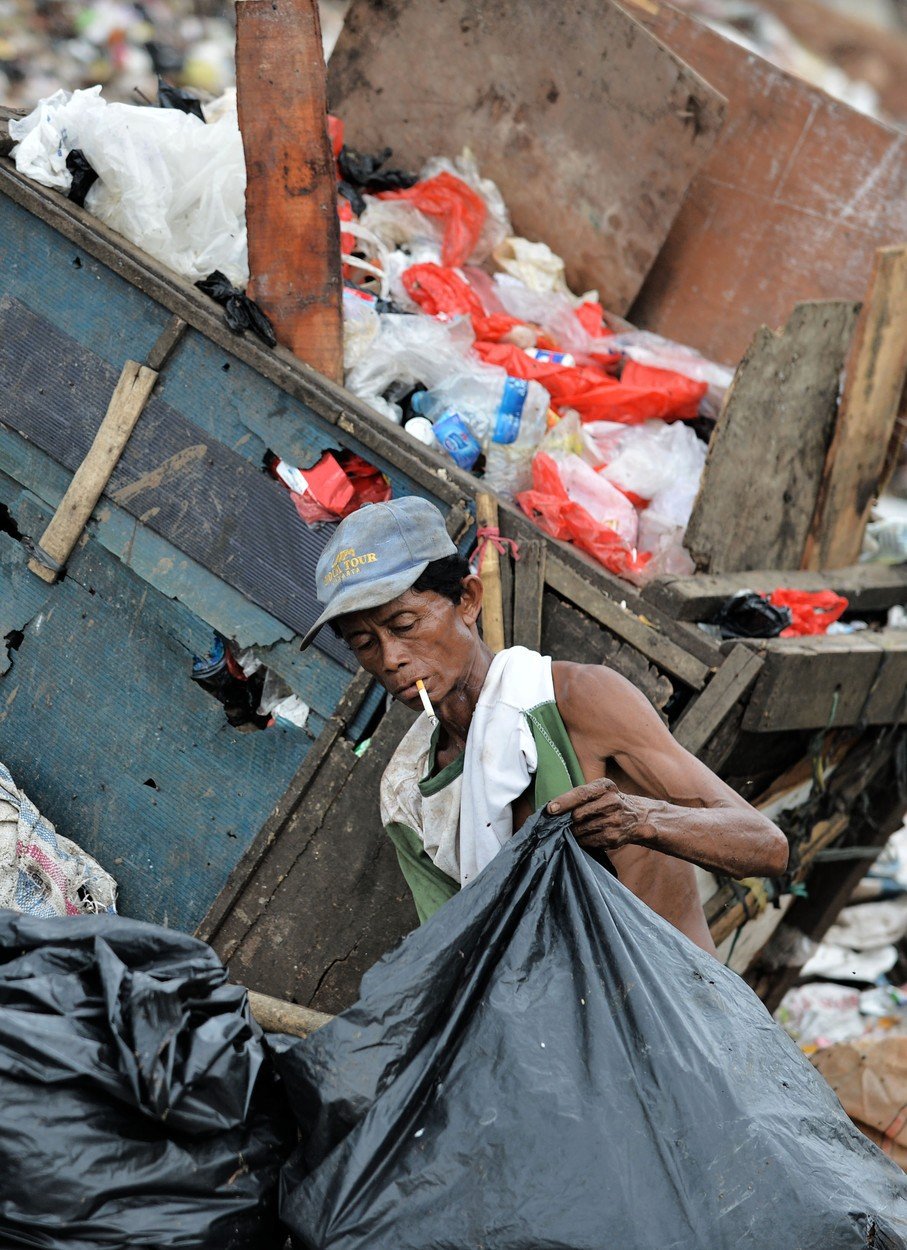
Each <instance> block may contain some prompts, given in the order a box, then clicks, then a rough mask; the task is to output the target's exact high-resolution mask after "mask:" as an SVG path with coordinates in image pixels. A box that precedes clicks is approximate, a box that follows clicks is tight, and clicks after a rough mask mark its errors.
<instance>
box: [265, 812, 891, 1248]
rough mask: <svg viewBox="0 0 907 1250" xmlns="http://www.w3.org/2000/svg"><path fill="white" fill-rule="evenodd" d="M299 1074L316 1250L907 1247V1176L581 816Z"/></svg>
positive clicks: (351, 1012) (289, 1173) (508, 849)
mask: <svg viewBox="0 0 907 1250" xmlns="http://www.w3.org/2000/svg"><path fill="white" fill-rule="evenodd" d="M276 1062H277V1064H278V1067H279V1069H280V1071H281V1074H282V1076H283V1078H284V1081H285V1083H286V1089H287V1098H288V1101H289V1103H290V1105H291V1107H292V1108H293V1110H294V1112H295V1114H296V1116H297V1118H298V1120H299V1123H300V1129H301V1137H300V1145H299V1148H298V1149H297V1150H296V1152H295V1153H294V1155H293V1157H292V1158H291V1160H290V1161H289V1162H288V1164H287V1165H286V1167H285V1168H284V1171H283V1176H282V1187H281V1216H282V1218H283V1219H284V1221H285V1223H286V1224H287V1225H288V1226H289V1228H290V1229H291V1230H292V1232H293V1234H294V1235H295V1236H296V1237H297V1238H298V1240H299V1245H301V1246H306V1247H316V1246H317V1247H319V1250H428V1248H429V1247H431V1248H432V1250H442V1248H443V1250H466V1248H467V1247H468V1248H469V1250H472V1248H474V1247H480V1246H482V1247H488V1248H489V1250H529V1248H532V1250H536V1248H538V1250H542V1248H543V1247H544V1250H604V1248H605V1247H607V1248H608V1250H612V1248H613V1250H618V1248H620V1250H624V1248H626V1250H649V1248H650V1247H664V1248H665V1250H667V1248H668V1247H670V1250H794V1247H803V1248H804V1250H805V1248H806V1247H809V1250H866V1247H869V1246H874V1247H875V1248H876V1250H904V1247H905V1246H907V1185H905V1182H904V1177H903V1174H902V1173H901V1172H900V1171H899V1170H898V1169H897V1168H896V1167H894V1166H893V1164H892V1163H891V1162H890V1161H889V1160H887V1159H886V1158H885V1157H884V1156H883V1155H882V1154H881V1153H880V1152H879V1151H878V1150H877V1149H876V1148H875V1147H874V1146H873V1145H872V1144H871V1143H870V1142H868V1141H867V1140H866V1139H865V1138H864V1137H862V1136H861V1134H860V1133H859V1132H858V1131H857V1130H856V1129H855V1128H854V1127H853V1125H852V1124H851V1123H850V1122H849V1120H848V1119H847V1117H846V1116H845V1114H844V1112H843V1111H842V1109H841V1106H840V1103H839V1102H838V1100H837V1099H836V1098H835V1096H834V1094H833V1093H832V1091H831V1090H830V1089H829V1088H828V1086H827V1084H826V1083H825V1082H824V1081H822V1080H821V1078H820V1077H819V1076H818V1075H817V1074H816V1072H815V1071H814V1070H813V1068H812V1067H811V1065H810V1064H809V1062H808V1061H807V1059H806V1058H805V1057H804V1056H803V1055H802V1054H800V1052H799V1051H798V1049H797V1047H796V1046H795V1045H794V1043H793V1042H792V1041H791V1040H790V1038H788V1037H787V1036H786V1035H785V1034H784V1032H783V1031H782V1030H781V1029H780V1028H779V1027H778V1026H777V1025H775V1024H774V1023H773V1022H772V1020H771V1017H770V1016H769V1015H768V1013H767V1012H766V1010H765V1008H764V1007H763V1005H762V1004H761V1003H760V1002H759V1000H758V999H757V998H756V996H755V994H754V993H753V992H752V990H750V989H749V988H748V986H746V985H745V984H744V983H743V981H742V980H741V979H740V978H739V977H738V976H737V975H736V974H735V973H733V972H731V971H730V970H729V969H727V968H725V967H723V966H722V965H721V964H720V963H719V962H718V961H717V960H716V959H713V958H712V957H711V956H710V955H707V954H706V953H705V952H704V951H702V950H700V949H699V948H698V947H697V946H695V945H694V944H693V943H692V942H690V941H689V940H688V939H687V938H685V937H683V936H682V935H681V934H679V933H678V932H677V931H676V930H675V929H673V928H672V927H671V925H669V924H668V923H667V922H666V921H664V920H662V919H661V917H659V916H657V915H656V914H655V913H654V912H653V911H652V910H651V909H650V908H648V907H647V906H646V905H645V904H644V903H642V902H640V900H639V899H637V898H636V897H635V896H634V895H633V894H631V893H630V891H629V890H627V889H626V888H625V887H624V886H623V885H621V883H620V882H619V881H618V880H616V878H614V877H613V876H612V875H611V874H610V873H609V872H607V871H606V869H604V868H603V867H601V866H600V865H599V864H596V863H595V862H594V861H592V860H591V859H590V858H589V857H588V856H587V855H585V854H584V853H583V851H582V850H581V849H580V848H579V847H578V846H577V844H576V842H575V840H574V838H573V836H572V835H571V833H570V831H569V819H568V818H565V817H564V816H560V817H555V818H547V819H545V818H543V817H541V816H538V815H537V816H536V817H535V818H534V819H533V820H531V821H530V822H528V823H527V825H525V826H524V828H523V829H522V830H521V831H520V832H519V833H517V834H516V835H515V836H514V837H513V838H512V839H511V840H510V841H509V842H507V843H505V845H504V846H503V847H502V848H501V850H500V851H499V853H498V854H497V855H496V856H495V858H494V859H493V860H492V861H491V863H490V864H489V865H488V866H487V867H486V868H485V869H484V870H483V871H482V872H481V873H480V874H479V876H478V877H477V878H476V879H475V881H474V882H472V883H471V884H470V885H468V886H467V887H466V888H465V889H464V890H462V891H461V892H460V893H459V894H457V895H456V896H455V897H454V898H452V899H451V900H450V901H449V902H447V903H445V905H444V906H443V907H442V908H441V909H440V911H438V913H437V914H436V915H435V916H433V917H432V918H431V919H430V920H429V921H428V923H427V924H424V925H422V926H421V928H419V929H417V930H416V931H415V932H414V933H411V934H410V935H409V936H408V937H407V938H405V939H404V940H403V942H402V943H401V944H400V945H398V946H397V947H396V949H395V950H393V951H392V952H391V953H390V954H389V955H386V956H385V957H384V959H383V960H382V961H381V962H380V963H379V964H378V965H377V966H376V967H375V968H373V969H372V970H371V971H370V972H368V973H367V974H366V976H365V977H364V979H363V982H362V989H361V992H360V997H359V1001H358V1002H357V1003H355V1004H354V1005H353V1006H352V1007H350V1008H349V1009H348V1010H347V1011H345V1012H344V1013H343V1014H342V1015H339V1016H337V1017H336V1018H335V1019H334V1020H332V1021H331V1022H330V1023H329V1024H327V1025H325V1027H324V1028H322V1029H319V1030H318V1032H317V1033H314V1034H313V1035H312V1036H311V1037H308V1038H306V1039H305V1040H303V1041H300V1042H296V1043H293V1044H292V1045H291V1046H289V1047H288V1048H287V1049H285V1050H283V1052H282V1053H281V1054H279V1055H278V1057H277V1059H276Z"/></svg>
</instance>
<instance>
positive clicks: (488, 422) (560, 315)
mask: <svg viewBox="0 0 907 1250" xmlns="http://www.w3.org/2000/svg"><path fill="white" fill-rule="evenodd" d="M331 134H332V141H333V145H334V153H335V157H336V161H337V172H338V185H339V192H340V218H341V232H342V234H341V249H342V256H343V275H344V279H345V288H344V328H345V336H344V368H345V381H346V386H347V388H348V389H349V390H350V391H352V392H353V394H355V395H358V396H359V397H360V398H361V399H364V400H366V401H367V402H368V403H369V404H370V405H371V407H372V408H374V409H375V410H376V411H378V412H380V413H381V414H382V415H383V416H385V417H387V419H388V420H390V421H394V422H396V423H398V424H401V425H402V426H403V429H404V430H405V431H406V433H407V434H409V435H410V436H411V437H412V438H414V439H417V440H418V441H420V442H422V443H425V444H426V445H428V446H430V447H432V448H434V449H436V450H439V451H441V452H442V453H444V454H445V455H447V456H449V457H450V458H451V460H453V461H454V462H455V463H456V464H457V465H459V467H460V468H462V469H467V470H469V471H471V472H473V473H475V474H477V475H480V476H481V477H482V478H483V480H484V481H485V483H486V484H487V485H488V487H489V488H490V489H491V490H493V491H494V492H496V493H497V494H499V495H501V496H503V497H505V498H509V499H514V500H516V502H517V503H518V504H519V506H520V507H521V508H522V509H523V511H524V512H525V513H526V514H527V515H528V516H529V517H531V518H532V519H533V520H534V521H535V522H536V524H537V525H538V526H539V527H540V528H541V529H543V530H544V531H545V532H546V533H548V534H550V535H552V536H553V537H555V538H559V539H564V540H568V541H571V542H573V543H575V544H576V545H577V546H579V547H580V548H582V550H584V551H586V552H587V553H588V554H589V555H591V556H593V557H594V558H595V559H597V560H598V561H599V562H600V563H601V564H603V565H604V566H605V567H606V568H608V569H609V570H610V571H611V572H613V573H617V574H619V575H621V576H624V577H628V578H630V579H631V580H633V581H636V582H642V581H644V580H647V579H648V578H649V577H652V576H654V575H655V574H657V573H688V572H692V569H693V566H692V562H691V561H690V558H689V556H688V555H687V553H686V552H685V551H684V549H683V546H682V539H683V534H684V530H685V528H686V524H687V521H688V519H689V515H690V510H691V508H692V505H693V501H694V499H695V496H696V491H697V489H698V485H699V479H700V477H701V473H702V467H703V464H704V461H705V454H706V442H705V441H704V440H705V439H706V438H707V436H708V433H709V431H710V427H711V423H712V422H713V421H714V419H715V418H716V417H717V415H718V411H719V407H720V403H721V398H722V396H723V394H724V391H725V389H726V388H727V386H728V385H729V383H730V380H731V377H732V373H731V371H730V370H728V369H726V368H724V367H722V366H719V365H716V364H713V363H712V362H711V361H708V360H706V359H705V358H704V357H702V356H700V355H699V354H698V353H697V352H695V351H693V350H692V349H690V348H687V347H684V346H682V345H680V344H678V343H673V342H670V341H668V340H666V339H663V338H660V337H659V336H657V335H654V334H650V333H647V332H645V331H639V330H636V329H634V328H633V327H632V326H631V325H629V323H627V322H625V321H623V320H621V319H620V318H618V317H615V316H613V315H612V314H610V313H609V312H608V311H607V309H606V307H605V306H604V304H603V302H602V300H601V298H600V295H599V293H598V292H596V291H589V292H585V293H583V294H576V293H574V292H572V291H570V289H569V288H568V286H567V283H566V279H565V276H564V262H563V261H562V260H561V258H560V257H559V256H557V255H556V254H555V253H554V252H553V251H552V250H551V248H550V247H548V246H547V245H546V244H544V243H540V242H536V241H531V240H529V239H523V238H519V237H516V236H514V234H513V232H512V229H511V225H510V219H509V216H508V213H507V208H506V205H505V204H504V202H503V199H502V197H501V194H500V192H499V190H498V188H497V187H496V185H495V184H494V183H493V182H492V181H491V180H490V179H488V178H484V177H482V175H481V173H480V171H479V170H478V168H477V166H476V163H475V161H474V160H473V159H472V157H471V156H470V154H469V153H468V152H464V153H463V154H462V155H461V156H459V157H458V158H456V159H455V160H449V159H447V158H443V157H438V158H435V159H433V160H431V161H429V162H428V163H427V164H426V165H425V167H424V168H423V169H422V170H421V171H420V172H419V174H418V175H413V174H408V173H406V172H405V171H401V170H394V169H388V168H387V161H388V160H389V158H390V156H391V153H390V151H389V150H387V151H385V152H382V153H379V154H377V155H374V156H366V155H363V154H360V153H358V152H355V151H352V150H351V149H349V148H347V147H345V146H344V143H343V126H342V123H341V122H339V121H338V120H336V119H333V118H332V119H331ZM606 298H607V297H606V296H605V299H606Z"/></svg>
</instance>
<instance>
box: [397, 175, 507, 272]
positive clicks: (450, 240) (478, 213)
mask: <svg viewBox="0 0 907 1250" xmlns="http://www.w3.org/2000/svg"><path fill="white" fill-rule="evenodd" d="M379 198H380V199H385V200H391V201H394V200H403V201H405V202H406V203H408V204H412V205H414V206H415V207H416V208H417V209H418V210H419V212H420V213H422V214H423V215H424V216H426V217H432V218H436V219H437V220H438V222H439V223H440V224H441V226H442V229H443V240H442V244H441V260H442V263H443V264H445V265H451V266H454V267H456V266H457V265H464V264H465V263H466V261H467V260H468V259H469V258H470V256H471V255H472V254H473V252H474V251H475V250H476V247H477V245H478V242H479V239H480V237H481V234H482V227H483V226H484V224H485V214H486V208H485V201H484V200H483V199H482V197H481V196H480V195H479V194H478V192H476V191H474V190H473V189H472V187H470V186H468V185H467V184H466V183H465V182H464V181H463V179H462V178H458V177H456V176H455V175H454V174H451V173H449V172H448V171H447V170H442V171H441V172H440V173H439V174H436V175H435V176H434V177H433V178H429V179H427V180H426V181H424V182H417V183H416V185H415V186H414V187H409V188H407V189H406V190H402V191H382V192H381V193H380V196H379Z"/></svg>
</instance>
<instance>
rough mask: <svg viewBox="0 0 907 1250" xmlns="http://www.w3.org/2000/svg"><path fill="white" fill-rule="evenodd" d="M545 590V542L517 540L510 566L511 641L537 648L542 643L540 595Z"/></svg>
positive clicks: (531, 648)
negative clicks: (517, 551)
mask: <svg viewBox="0 0 907 1250" xmlns="http://www.w3.org/2000/svg"><path fill="white" fill-rule="evenodd" d="M544 590H545V544H544V542H542V541H541V539H540V540H539V541H537V542H524V543H521V544H520V558H519V560H517V561H515V563H514V566H513V645H514V646H515V647H528V648H529V649H530V651H538V650H539V648H540V647H541V645H542V597H543V594H544Z"/></svg>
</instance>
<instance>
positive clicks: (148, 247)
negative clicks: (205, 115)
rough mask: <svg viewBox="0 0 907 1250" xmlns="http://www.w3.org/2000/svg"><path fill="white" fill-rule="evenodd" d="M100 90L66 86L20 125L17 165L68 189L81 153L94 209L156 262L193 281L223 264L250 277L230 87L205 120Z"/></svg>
mask: <svg viewBox="0 0 907 1250" xmlns="http://www.w3.org/2000/svg"><path fill="white" fill-rule="evenodd" d="M100 90H101V88H100V87H92V88H90V89H89V90H87V91H75V92H72V93H71V94H70V93H69V92H66V91H58V92H57V93H56V94H55V95H53V96H51V97H49V98H48V99H46V100H42V101H41V103H40V104H39V105H38V106H37V107H36V108H35V109H34V110H33V111H32V112H31V113H30V114H29V115H28V117H26V118H23V119H22V120H21V121H14V122H11V123H10V135H11V137H12V138H13V139H16V140H18V143H17V146H16V148H14V150H13V158H14V160H15V162H16V168H17V169H18V170H19V172H20V173H23V174H25V175H26V176H27V177H30V178H34V179H35V180H36V181H38V182H41V183H42V184H43V185H44V186H50V187H57V188H59V189H60V190H63V191H68V190H69V188H70V185H71V182H72V174H71V173H70V171H69V170H68V169H67V168H66V157H67V155H68V153H69V152H70V151H72V149H73V148H78V149H81V151H82V153H83V154H84V157H85V159H86V160H87V161H88V163H89V165H90V166H91V168H92V169H93V170H94V171H95V172H96V173H97V175H98V181H97V182H95V184H94V185H93V186H92V188H91V190H90V191H89V192H88V195H87V196H86V199H85V207H86V208H87V209H88V211H89V212H91V213H94V215H95V216H96V217H98V218H99V219H100V220H101V221H103V222H105V223H106V224H107V225H108V226H110V227H111V229H113V230H116V231H118V232H119V233H120V234H122V235H123V236H124V237H125V238H127V239H129V240H131V242H133V243H135V244H136V245H137V246H138V247H141V248H142V249H143V250H144V251H146V252H147V253H148V254H149V255H150V256H153V257H154V258H155V260H158V261H160V262H161V263H162V264H164V265H166V266H167V267H168V268H170V269H172V270H173V271H174V272H175V273H178V274H181V275H182V276H183V277H186V278H189V279H191V280H192V281H198V280H199V279H201V278H205V277H206V276H207V275H208V274H210V273H212V272H213V271H214V270H220V271H221V272H222V273H224V274H226V276H227V277H228V278H229V280H230V282H232V283H233V285H234V286H237V287H240V288H244V287H245V286H246V284H247V283H248V280H249V261H248V246H247V240H246V225H245V211H246V209H245V190H246V165H245V157H244V154H243V146H242V138H241V136H240V133H239V125H238V122H237V118H236V97H235V93H231V95H230V97H229V99H227V100H226V101H225V102H224V103H223V104H222V105H220V102H215V103H216V104H217V105H219V107H218V108H217V109H216V115H217V118H218V119H217V120H216V121H214V122H212V123H210V124H208V125H206V124H205V123H204V122H201V121H199V119H198V118H197V117H194V116H192V115H190V114H188V113H183V112H180V111H179V110H177V109H161V108H145V107H139V106H138V105H134V104H108V103H107V102H106V101H105V100H104V99H102V97H101V96H100V94H99V93H100Z"/></svg>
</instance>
